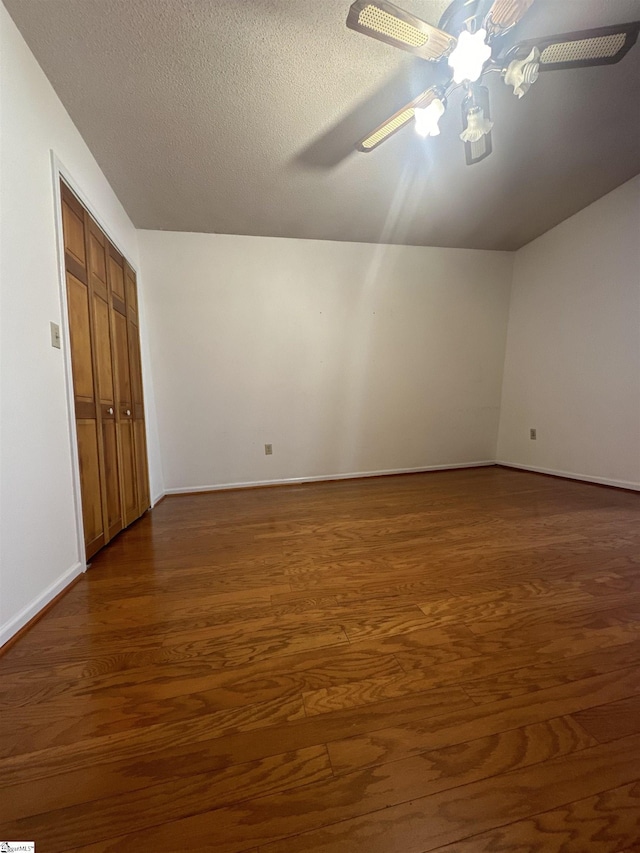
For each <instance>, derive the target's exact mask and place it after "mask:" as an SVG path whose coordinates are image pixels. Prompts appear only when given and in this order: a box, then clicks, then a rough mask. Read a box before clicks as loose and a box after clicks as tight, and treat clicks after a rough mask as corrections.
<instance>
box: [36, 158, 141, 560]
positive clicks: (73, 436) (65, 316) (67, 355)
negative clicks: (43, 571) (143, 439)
mask: <svg viewBox="0 0 640 853" xmlns="http://www.w3.org/2000/svg"><path fill="white" fill-rule="evenodd" d="M50 154H51V176H52V181H53V202H54V221H55V234H56V253H57V256H58V288H59V293H58V295H59V298H60V338H61V343H62V358H63V362H64V384H65V392H66V397H67V423H68V427H69V442H70V445H71V468H72V482H73V505H74V510H75V517H76V542H77V546H78V561H79V563H80V565H81V566H82V571H83V572H84V571H86V570H87V552H86V548H85V544H84V520H83V517H82V492H81V487H80V460H79V455H78V434H77V431H76V410H75V402H74V394H73V369H72V365H71V335H70V332H69V311H68V304H67V285H66V267H65V262H64V234H63V230H62V196H61V193H60V180H61V179H62V180H63V181H64V182H65V184H66V185H67V186H68V187H69V189H70V190H71V191H72V192H73V193H74V195H76V196H77V198H78V200H79V201H80V202H81V203H82V205H83V206H84V207H85V208H86V210H87V211H88V212H89V214H90V215H91V216H92V217H93V219H95V221H96V222H97V224H98V225H99V226H100V228H101V229H102V231H103V232H104V234H105V235H106V236H107V238H108V239H109V240H110V241H111V243H113V245H114V246H115V248H116V249H117V250H118V251H119V252H120V254H121V255H122V256H123V257H124V258H125V259H126V260H127V263H128V264H129V266H130V267H131V268H132V269H133V271H134V272H135V274H136V277H138V270H137V269H136V267H134V266H133V264H132V263H131V261H129V259H128V257H127V255H126V254H125V253H124V252H122V250H121V249H120V246H119V245H118V243H117V242H116V241H115V240H113V239H112V238H111V236H110V233H109V229H108V228H105V227H104V224H103V220H102V217H101V216H100V214H98V213H96V210H95V207H94V206H93V205H92V204H91V201H90V200H89V199H88V197H87V195H86V194H85V193H84V192H83V190H82V188H81V186H80V185H79V184H78V182H77V181H76V179H75V178H74V177H73V175H72V174H71V172H70V171H69V169H67V167H66V166H65V165H64V163H63V162H62V161H61V160H60V158H59V157H58V156H57V154H56V153H55V151H54V150H53V149H51V150H50ZM138 298H139V297H138ZM145 426H146V422H145ZM147 446H148V436H147ZM147 455H148V450H147ZM152 505H153V504H152Z"/></svg>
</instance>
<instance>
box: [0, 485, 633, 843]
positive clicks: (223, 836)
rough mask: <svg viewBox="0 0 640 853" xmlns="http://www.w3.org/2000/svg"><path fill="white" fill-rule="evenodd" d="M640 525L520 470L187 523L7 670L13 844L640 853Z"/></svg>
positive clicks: (3, 826)
mask: <svg viewBox="0 0 640 853" xmlns="http://www.w3.org/2000/svg"><path fill="white" fill-rule="evenodd" d="M639 501H640V496H639V495H637V494H634V493H631V492H623V491H617V490H614V489H607V488H601V487H598V486H592V485H588V484H584V483H578V482H571V481H566V480H559V479H554V478H551V477H544V476H540V475H535V474H529V473H525V472H519V471H512V470H506V469H500V468H485V469H470V470H461V471H448V472H440V473H432V474H424V475H411V476H402V477H386V478H380V479H367V480H359V481H342V482H334V483H317V484H312V485H300V486H294V487H284V488H270V489H258V490H251V491H236V492H226V493H225V492H218V493H213V494H201V495H190V496H180V497H173V498H168V499H167V500H165V501H164V502H162V503H161V504H160V505H159V506H158V507H157V508H156V509H155V510H154V511H153V512H152V513H149V514H147V515H146V516H145V517H144V518H143V519H142V520H141V521H139V522H138V523H136V524H135V525H133V527H132V528H131V529H130V530H129V531H127V532H126V533H124V534H123V535H121V536H120V537H119V538H117V539H116V540H115V541H114V542H113V543H112V544H111V545H110V546H109V547H108V548H107V549H105V550H104V551H103V552H102V553H101V554H100V555H99V556H98V557H97V558H96V559H95V560H94V563H93V567H92V568H91V569H90V571H89V572H88V573H87V574H86V575H85V576H84V577H83V578H82V580H81V581H80V582H79V583H78V584H77V585H76V586H75V587H73V588H72V589H71V590H70V591H69V593H68V594H67V595H66V596H65V597H63V598H62V599H61V600H60V601H59V602H58V603H57V604H56V605H55V606H54V607H53V608H52V609H51V610H50V612H48V613H47V614H46V615H45V616H44V617H43V619H42V620H41V621H40V622H38V623H37V624H36V625H35V626H34V627H33V628H32V629H31V630H30V631H29V632H27V633H26V634H25V636H24V637H22V638H21V639H20V640H19V641H18V642H17V643H16V644H15V645H14V646H13V647H11V648H9V649H8V650H7V652H6V654H4V655H3V656H2V657H0V721H1V722H0V815H1V819H0V837H2V838H10V839H11V838H13V839H20V840H35V841H36V850H37V853H55V852H56V851H60V853H62V851H65V853H66V851H84V853H107V851H114V853H115V851H118V853H134V851H135V853H140V851H142V853H156V851H176V853H177V851H180V853H182V851H185V853H187V851H188V853H194V852H195V851H216V853H235V852H236V851H251V853H256V851H259V853H300V852H301V851H314V853H315V851H318V853H319V852H320V851H321V853H392V851H393V853H426V851H438V853H445V852H446V853H480V851H504V853H524V851H528V852H529V851H541V853H560V851H563V853H620V851H623V850H624V851H631V850H638V849H640V847H639V846H638V845H639V844H640V665H639V664H640V524H639V518H640V503H639Z"/></svg>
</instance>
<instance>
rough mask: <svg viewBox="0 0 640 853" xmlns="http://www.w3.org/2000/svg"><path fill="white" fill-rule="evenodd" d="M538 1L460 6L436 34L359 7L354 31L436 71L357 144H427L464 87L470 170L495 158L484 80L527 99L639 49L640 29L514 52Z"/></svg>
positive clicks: (472, 0)
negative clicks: (544, 78) (394, 140)
mask: <svg viewBox="0 0 640 853" xmlns="http://www.w3.org/2000/svg"><path fill="white" fill-rule="evenodd" d="M533 3H534V0H453V2H452V3H451V4H450V6H449V7H448V8H447V9H446V10H445V12H444V14H443V15H442V17H441V18H440V22H439V24H438V26H437V27H434V26H432V25H431V24H428V23H427V22H426V21H423V20H422V19H421V18H417V17H416V16H415V15H412V14H410V13H409V12H405V11H404V10H403V9H399V8H398V7H397V6H394V5H393V4H392V3H388V2H386V0H356V2H355V3H353V4H352V6H351V8H350V9H349V15H348V18H347V26H348V27H350V28H351V29H353V30H357V31H358V32H360V33H364V34H365V35H368V36H371V37H372V38H375V39H379V40H380V41H383V42H386V43H387V44H390V45H392V46H393V47H398V48H400V49H401V50H406V51H408V52H409V53H412V54H414V55H415V56H418V57H420V58H421V59H424V60H427V61H428V62H430V63H433V65H434V67H435V69H436V75H435V79H436V82H435V84H434V85H432V86H431V87H430V88H428V89H427V90H426V91H424V92H422V93H421V94H420V95H418V97H417V98H414V99H413V100H412V101H410V102H409V103H408V104H405V105H404V106H403V107H402V108H401V109H399V110H398V111H397V112H396V113H394V114H393V115H392V116H391V117H390V118H388V119H387V120H386V121H384V122H383V123H382V124H380V125H378V127H376V128H375V130H373V131H372V132H371V133H369V134H367V136H365V137H364V139H362V140H361V141H360V143H359V144H358V146H357V147H358V150H360V151H373V149H374V148H377V147H378V145H381V144H382V143H383V142H384V141H385V140H387V139H388V138H389V137H390V136H392V134H394V133H396V132H397V131H398V130H400V129H401V128H403V127H404V126H405V125H407V124H410V123H412V122H413V123H414V124H415V129H416V131H417V132H418V133H419V134H420V135H421V136H425V137H426V136H437V135H438V134H439V133H440V130H439V127H438V122H439V120H440V118H441V117H442V115H443V114H444V112H445V110H446V107H447V101H448V98H449V97H450V95H451V94H452V92H454V91H455V90H456V89H458V88H460V87H464V90H465V96H464V99H463V102H462V118H463V130H462V133H461V134H460V138H461V139H462V141H463V142H464V148H465V157H466V161H467V164H468V165H473V164H474V163H479V162H480V161H481V160H484V159H485V157H488V156H489V154H491V151H492V141H491V129H492V127H493V122H492V120H491V108H490V104H489V90H488V88H487V87H486V86H483V85H481V81H482V78H483V77H484V76H486V75H488V74H491V73H499V74H500V75H501V76H502V79H503V80H504V82H505V83H506V84H507V85H508V86H512V87H513V91H514V94H515V95H516V96H517V97H518V98H522V96H523V95H525V94H526V93H527V92H528V90H529V89H530V88H531V86H532V85H533V84H534V83H535V81H536V80H537V79H538V75H539V73H540V72H541V71H559V70H562V69H567V68H585V67H588V66H591V65H611V64H613V63H616V62H619V61H620V60H621V59H622V57H623V56H624V55H625V54H626V53H627V52H628V51H629V50H630V49H631V48H632V47H633V45H634V44H635V43H636V41H637V38H638V32H639V31H640V21H635V22H632V23H629V24H618V25H614V26H610V27H599V28H598V29H592V30H581V31H578V32H572V33H562V34H560V35H554V36H546V37H545V36H543V37H540V38H536V39H530V40H528V41H521V42H519V43H517V44H515V45H513V46H509V45H510V42H511V41H512V38H505V36H507V35H508V34H509V35H512V30H513V28H514V27H516V26H517V24H518V23H519V21H520V20H521V19H522V17H523V16H524V15H525V13H526V12H527V10H528V9H529V8H530V7H531V6H532V5H533Z"/></svg>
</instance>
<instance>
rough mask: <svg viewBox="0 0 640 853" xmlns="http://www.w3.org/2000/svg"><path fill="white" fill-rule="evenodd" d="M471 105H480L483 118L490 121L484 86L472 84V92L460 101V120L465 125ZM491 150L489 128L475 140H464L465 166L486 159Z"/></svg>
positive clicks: (487, 94) (486, 92) (491, 141)
mask: <svg viewBox="0 0 640 853" xmlns="http://www.w3.org/2000/svg"><path fill="white" fill-rule="evenodd" d="M472 107H480V108H481V110H482V114H483V116H484V118H485V119H486V120H487V121H491V105H490V102H489V90H488V89H487V87H486V86H474V87H473V89H472V93H471V94H470V95H468V96H467V97H466V98H465V99H464V101H463V102H462V122H463V124H464V125H465V126H466V125H467V121H468V111H469V109H471V108H472ZM492 151H493V140H492V137H491V130H489V132H488V133H485V134H484V135H483V136H481V137H480V139H478V140H477V141H475V142H465V143H464V156H465V160H466V161H467V166H474V165H475V164H476V163H480V161H481V160H484V159H486V158H487V157H488V156H489V154H491V152H492Z"/></svg>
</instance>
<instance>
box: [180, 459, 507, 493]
mask: <svg viewBox="0 0 640 853" xmlns="http://www.w3.org/2000/svg"><path fill="white" fill-rule="evenodd" d="M495 464H496V463H495V462H494V461H493V460H484V461H482V462H459V463H455V464H451V465H427V466H422V467H420V468H393V469H392V468H386V469H384V470H382V471H355V472H353V473H350V474H320V475H318V476H314V477H290V478H284V479H277V480H251V481H247V482H241V483H218V484H217V485H211V486H183V487H180V488H179V489H166V490H165V493H166V494H167V495H186V494H193V493H195V492H221V491H228V490H231V489H255V488H258V487H260V486H290V485H295V484H296V483H326V482H331V481H332V480H358V479H361V478H363V477H391V476H393V475H394V474H424V473H426V472H428V471H452V470H457V469H459V468H485V467H487V466H489V465H495Z"/></svg>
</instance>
